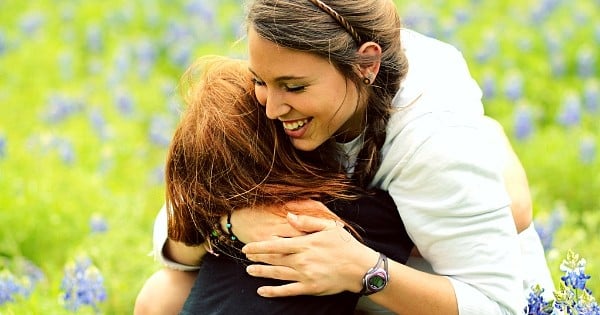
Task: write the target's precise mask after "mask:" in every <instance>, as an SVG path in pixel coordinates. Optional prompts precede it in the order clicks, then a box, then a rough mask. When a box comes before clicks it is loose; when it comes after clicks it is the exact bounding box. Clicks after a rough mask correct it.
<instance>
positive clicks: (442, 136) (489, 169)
mask: <svg viewBox="0 0 600 315" xmlns="http://www.w3.org/2000/svg"><path fill="white" fill-rule="evenodd" d="M430 116H431V117H430V118H427V119H423V121H424V125H421V126H417V127H416V129H415V130H420V132H421V134H420V135H419V137H416V136H415V135H414V134H413V136H415V137H411V139H412V140H411V141H412V142H409V141H402V137H403V135H402V134H401V135H398V137H400V139H397V140H398V141H395V144H394V145H392V146H391V147H390V149H389V151H388V156H386V157H385V159H386V160H387V162H386V163H387V166H385V165H384V168H387V169H386V171H388V170H389V172H387V175H386V181H387V182H388V184H387V186H388V187H387V188H388V191H389V192H390V194H391V195H392V197H393V198H394V201H395V202H396V205H397V207H398V211H399V212H400V215H401V217H402V219H403V221H404V224H405V226H406V230H407V232H408V234H409V235H410V237H411V238H412V240H413V242H414V243H415V245H416V246H417V248H418V249H419V251H420V253H421V255H422V256H423V257H424V259H426V260H427V261H428V262H429V263H430V264H431V266H432V268H433V271H434V272H435V273H436V274H439V275H443V276H447V277H448V278H449V279H450V281H451V283H452V285H453V287H454V291H455V294H456V299H457V302H458V307H459V314H461V315H471V314H473V315H475V314H518V313H521V312H522V309H523V306H524V305H523V306H521V304H522V303H521V301H522V297H521V296H522V284H521V279H520V277H519V272H518V270H521V261H520V254H519V248H520V247H519V243H518V238H517V231H516V229H515V225H514V223H513V219H512V214H511V212H510V208H509V199H508V196H507V194H506V192H505V189H504V186H503V182H502V177H501V168H500V167H499V165H500V162H499V159H498V154H499V153H500V151H499V150H498V148H497V147H495V146H493V145H492V144H491V143H490V141H488V140H489V139H486V137H485V136H484V135H485V132H481V130H480V129H478V128H477V126H476V124H473V125H469V124H453V123H449V122H448V121H447V120H446V119H445V116H444V115H430ZM408 129H410V128H408ZM422 130H428V131H431V132H422ZM403 133H409V134H410V132H409V131H406V130H405V131H404V132H403ZM415 138H418V139H420V141H414V139H415ZM406 147H408V148H409V149H408V151H407V148H406ZM399 152H402V153H399Z"/></svg>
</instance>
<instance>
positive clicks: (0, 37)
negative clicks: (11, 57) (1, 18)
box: [0, 30, 8, 56]
mask: <svg viewBox="0 0 600 315" xmlns="http://www.w3.org/2000/svg"><path fill="white" fill-rule="evenodd" d="M7 46H8V44H7V43H6V38H5V37H4V33H3V32H2V30H0V56H2V54H3V53H4V52H5V51H6V50H7Z"/></svg>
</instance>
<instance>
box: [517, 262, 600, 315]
mask: <svg viewBox="0 0 600 315" xmlns="http://www.w3.org/2000/svg"><path fill="white" fill-rule="evenodd" d="M585 265H586V261H585V259H583V258H581V257H579V255H578V254H575V253H574V252H573V251H568V252H567V257H566V258H565V259H564V260H563V262H562V264H561V265H560V269H561V270H562V271H563V272H564V276H562V277H561V281H562V282H560V283H559V288H558V290H556V291H554V292H553V293H554V298H555V299H554V300H551V301H546V300H544V298H543V297H542V293H543V292H544V290H543V289H541V288H540V287H539V285H538V286H534V287H532V292H531V293H530V295H529V298H528V299H527V302H528V306H527V307H526V308H525V314H532V315H547V314H573V315H600V307H599V306H598V303H597V302H596V299H595V298H594V296H593V295H592V291H591V290H590V289H589V288H587V286H586V284H587V280H589V279H590V276H589V275H587V274H586V273H585Z"/></svg>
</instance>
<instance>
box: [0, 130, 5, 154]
mask: <svg viewBox="0 0 600 315" xmlns="http://www.w3.org/2000/svg"><path fill="white" fill-rule="evenodd" d="M4 156H6V137H5V136H4V135H3V134H1V133H0V159H1V158H3V157H4Z"/></svg>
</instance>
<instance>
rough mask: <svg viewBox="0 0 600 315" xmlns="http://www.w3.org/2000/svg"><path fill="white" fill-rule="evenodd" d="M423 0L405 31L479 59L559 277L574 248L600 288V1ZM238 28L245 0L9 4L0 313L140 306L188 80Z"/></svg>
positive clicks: (3, 66)
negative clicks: (186, 73) (82, 293)
mask: <svg viewBox="0 0 600 315" xmlns="http://www.w3.org/2000/svg"><path fill="white" fill-rule="evenodd" d="M420 2H421V4H419V5H416V4H408V3H407V2H400V1H398V6H399V11H400V13H401V15H402V16H403V19H404V23H405V25H406V26H407V27H410V28H413V29H416V30H418V31H421V32H423V33H426V34H429V35H432V36H435V37H438V38H440V39H442V40H444V41H448V42H450V43H453V44H454V45H456V46H457V47H459V48H460V49H461V50H462V51H463V54H464V55H465V57H466V58H467V60H468V61H469V64H470V67H471V71H472V73H473V76H474V77H475V78H476V79H477V80H478V82H479V83H480V85H481V87H482V89H483V91H484V95H485V96H484V103H485V106H486V111H487V112H488V114H489V115H491V116H493V117H495V118H496V119H498V120H499V121H500V122H501V123H502V124H503V125H504V126H505V128H506V130H507V132H508V134H509V135H510V137H511V139H512V141H513V144H514V146H515V149H516V150H517V153H518V154H519V156H520V157H521V159H522V161H523V163H524V165H525V167H526V169H527V172H528V175H529V180H530V185H531V189H532V192H533V198H534V206H535V209H534V211H535V217H536V221H537V222H538V225H539V227H540V228H543V230H542V229H541V230H540V233H542V234H543V235H542V236H543V237H544V240H546V241H547V245H548V249H547V256H548V259H549V262H550V265H551V268H552V271H553V272H554V274H555V276H556V279H557V281H559V280H558V279H559V277H560V275H561V272H560V270H559V264H560V262H561V261H562V259H563V258H564V257H565V254H566V252H567V251H568V250H570V249H572V250H574V251H575V252H577V253H579V254H581V255H582V256H583V257H585V258H587V260H588V264H587V266H586V271H587V272H588V273H589V274H591V275H592V278H591V279H590V282H589V286H590V288H591V289H592V290H593V292H594V293H596V292H600V280H598V279H597V278H598V276H600V238H599V237H598V234H597V231H598V230H599V227H600V194H599V193H598V192H599V191H600V158H599V157H598V152H597V151H598V144H599V143H600V124H598V119H599V118H600V108H599V106H600V100H599V94H600V51H599V48H598V47H600V1H598V0H581V1H566V0H565V1H560V0H543V1H533V0H525V1H515V0H510V1H481V0H480V1H478V0H471V1H467V0H452V1H439V0H424V1H420ZM217 3H218V4H217ZM242 21H243V11H242V4H241V1H236V0H222V1H218V2H217V1H208V0H204V1H203V0H188V1H170V2H168V4H167V2H166V1H155V0H146V1H139V0H137V1H128V2H126V4H122V2H121V1H111V0H108V1H102V2H91V1H88V2H86V1H77V0H73V1H49V0H35V1H16V0H7V1H1V2H0V314H68V313H70V312H71V311H70V309H75V310H76V312H77V313H78V314H86V313H90V314H91V313H97V312H101V313H106V314H129V313H131V312H132V309H133V302H134V299H135V296H136V294H137V291H138V290H139V288H140V287H141V285H142V283H143V282H144V280H145V278H147V277H148V276H149V275H150V274H151V273H152V272H153V271H155V270H156V269H157V267H158V266H157V265H156V264H155V263H153V261H152V259H151V258H150V257H148V256H147V254H148V252H149V251H150V249H151V229H152V221H153V219H154V215H155V214H156V212H157V210H158V208H159V207H160V205H161V204H162V202H163V199H164V192H163V189H164V186H163V175H162V173H163V162H164V158H165V153H166V148H167V145H168V142H169V140H170V136H171V132H172V130H173V127H174V126H175V124H176V122H177V119H178V109H179V108H180V100H179V98H178V96H177V93H176V85H177V80H178V78H179V76H180V75H181V74H182V72H183V70H184V69H185V67H186V66H187V65H189V64H190V62H191V61H192V60H193V59H194V58H195V57H197V56H200V55H204V54H225V55H230V56H237V57H243V56H245V43H244V41H243V40H242V41H240V42H237V40H238V39H239V38H240V37H241V36H242V35H243V34H244V30H243V26H242ZM11 283H13V284H15V285H12V286H11V285H10V284H11ZM73 287H80V288H90V290H88V291H90V292H92V293H93V294H92V295H90V296H88V297H87V299H88V300H84V301H83V302H82V301H75V300H69V299H65V293H69V292H72V291H71V289H72V288H73ZM11 290H12V291H11ZM6 292H17V293H16V294H13V295H12V298H13V300H12V301H9V300H8V298H6V299H5V300H3V298H4V297H6V296H8V295H7V294H6ZM3 294H4V295H3ZM85 301H90V303H91V304H94V305H97V308H94V307H90V306H86V305H83V306H82V307H81V308H79V306H81V305H80V304H77V303H84V304H85ZM95 301H99V302H98V303H95Z"/></svg>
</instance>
